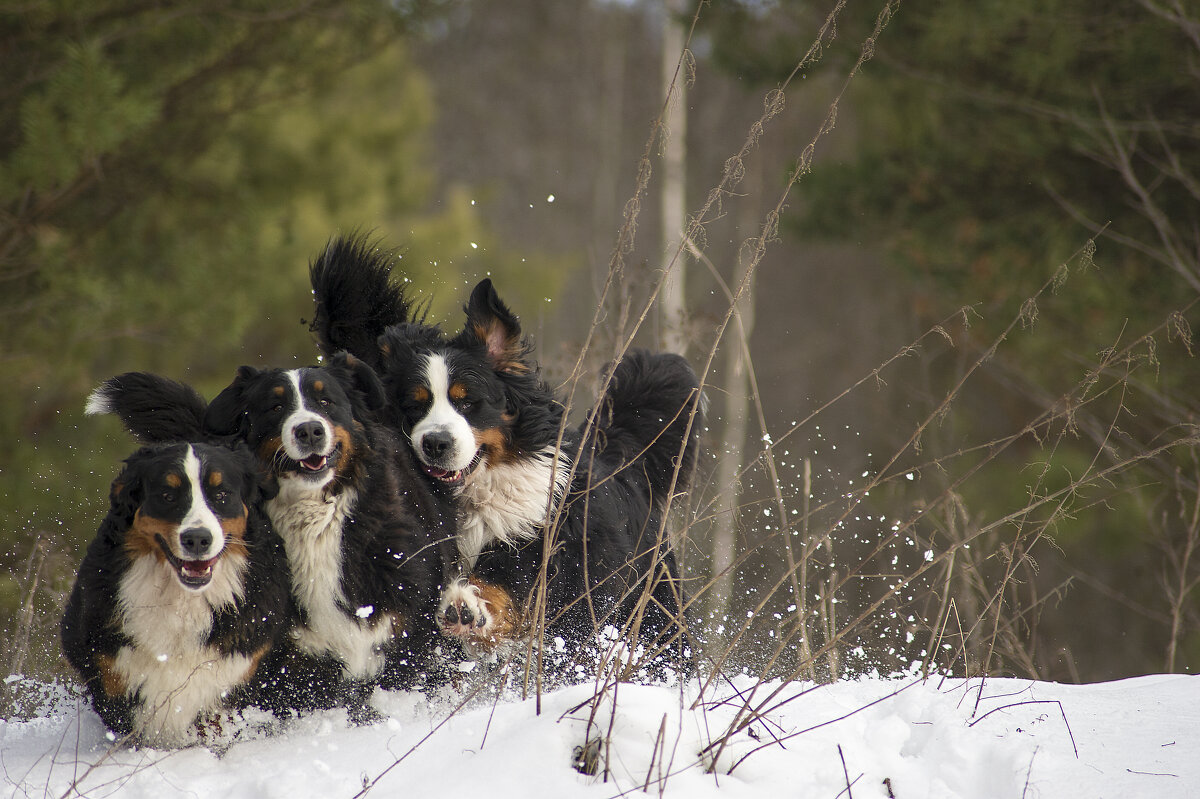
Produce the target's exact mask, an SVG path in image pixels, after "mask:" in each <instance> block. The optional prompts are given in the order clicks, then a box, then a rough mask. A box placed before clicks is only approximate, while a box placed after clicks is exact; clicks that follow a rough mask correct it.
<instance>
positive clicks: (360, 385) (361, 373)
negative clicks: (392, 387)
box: [329, 352, 387, 411]
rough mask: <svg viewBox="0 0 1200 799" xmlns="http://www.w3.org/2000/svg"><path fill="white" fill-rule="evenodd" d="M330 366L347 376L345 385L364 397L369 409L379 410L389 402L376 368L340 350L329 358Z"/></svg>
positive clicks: (341, 374) (331, 368)
mask: <svg viewBox="0 0 1200 799" xmlns="http://www.w3.org/2000/svg"><path fill="white" fill-rule="evenodd" d="M329 368H330V370H331V371H333V372H335V373H336V374H338V375H339V376H341V377H344V378H345V381H344V383H343V385H345V386H346V388H347V389H348V390H349V391H351V392H354V393H355V394H357V396H358V397H359V398H361V399H362V401H363V405H365V406H366V408H367V410H371V411H377V410H379V409H380V408H382V407H383V406H384V405H386V404H387V394H385V393H384V390H383V383H382V382H380V380H379V375H377V374H375V370H374V369H372V368H371V367H370V366H368V365H367V364H366V363H364V362H363V361H360V360H359V359H358V358H355V357H354V356H353V355H351V354H350V353H348V352H338V353H334V355H333V356H332V357H331V358H330V359H329Z"/></svg>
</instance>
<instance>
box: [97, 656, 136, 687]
mask: <svg viewBox="0 0 1200 799" xmlns="http://www.w3.org/2000/svg"><path fill="white" fill-rule="evenodd" d="M96 666H97V667H99V669H100V690H102V691H104V695H105V696H124V695H125V692H126V690H128V689H127V686H126V685H125V678H124V677H122V676H121V673H120V672H118V671H117V659H116V658H114V657H113V656H112V655H96Z"/></svg>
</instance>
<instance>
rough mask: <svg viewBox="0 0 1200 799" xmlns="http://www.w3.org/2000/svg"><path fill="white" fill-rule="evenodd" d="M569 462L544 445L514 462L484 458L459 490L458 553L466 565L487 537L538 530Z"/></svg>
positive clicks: (515, 536)
mask: <svg viewBox="0 0 1200 799" xmlns="http://www.w3.org/2000/svg"><path fill="white" fill-rule="evenodd" d="M569 469H570V463H569V462H568V460H567V459H566V457H564V456H563V455H561V454H559V455H558V456H555V452H554V448H553V447H549V448H547V449H545V450H543V451H542V452H540V453H538V454H537V456H536V457H533V458H529V459H523V460H521V461H519V462H517V463H504V464H499V465H495V466H493V465H491V464H488V465H487V467H486V468H484V469H480V470H478V471H476V473H475V474H473V475H472V476H471V478H470V479H469V480H468V481H467V484H466V485H465V486H463V488H462V490H461V492H460V493H459V501H460V508H461V518H460V520H459V531H458V555H459V559H460V561H461V562H462V565H463V567H464V568H465V569H466V570H467V571H470V570H471V569H472V568H473V567H474V566H475V561H476V559H478V557H479V553H480V551H481V550H482V549H483V548H484V547H485V546H487V545H488V544H490V543H491V542H492V541H499V542H501V543H504V544H518V543H520V542H522V541H528V540H530V539H532V538H534V537H536V536H538V535H541V527H542V526H543V525H544V524H545V523H546V511H547V508H548V507H549V505H550V500H551V496H552V495H553V497H554V499H555V500H557V498H558V497H559V496H561V495H562V492H563V490H564V489H565V488H566V485H567V477H568V476H569V475H568V470H569Z"/></svg>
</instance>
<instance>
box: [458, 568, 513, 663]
mask: <svg viewBox="0 0 1200 799" xmlns="http://www.w3.org/2000/svg"><path fill="white" fill-rule="evenodd" d="M468 582H469V583H470V584H471V585H473V586H475V587H476V588H478V589H479V598H480V599H482V600H483V601H484V602H486V603H487V609H488V613H490V614H491V616H492V629H491V632H490V633H488V635H487V637H486V638H485V637H483V636H482V635H480V634H479V633H478V632H476V631H474V630H473V631H472V633H471V640H472V642H473V643H475V644H477V645H478V646H480V647H482V648H483V649H485V650H491V649H494V648H495V647H497V646H499V645H500V644H503V643H505V642H506V641H511V640H513V639H514V638H516V636H517V631H518V629H520V626H521V613H520V611H519V610H518V608H517V605H516V602H515V601H514V600H513V597H512V594H510V593H508V592H507V591H505V590H504V589H503V588H501V587H500V586H498V585H492V584H491V583H485V582H484V581H483V580H480V579H479V578H478V577H471V578H469V580H468Z"/></svg>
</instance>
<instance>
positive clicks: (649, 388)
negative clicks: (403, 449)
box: [310, 236, 702, 660]
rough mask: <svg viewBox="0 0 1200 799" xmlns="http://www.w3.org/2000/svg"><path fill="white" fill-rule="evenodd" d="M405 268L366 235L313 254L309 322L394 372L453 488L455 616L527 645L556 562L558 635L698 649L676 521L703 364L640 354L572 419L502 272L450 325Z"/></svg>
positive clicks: (450, 617)
mask: <svg viewBox="0 0 1200 799" xmlns="http://www.w3.org/2000/svg"><path fill="white" fill-rule="evenodd" d="M391 263H392V259H391V256H390V255H389V254H388V253H387V252H386V251H384V250H381V249H379V248H377V247H372V245H371V244H370V243H369V242H367V241H366V240H365V239H364V238H362V237H361V236H351V237H347V238H338V239H334V240H332V241H331V242H330V243H329V244H328V245H327V247H326V249H325V250H324V252H323V253H321V254H320V255H319V256H318V258H317V259H315V260H314V261H313V262H312V263H311V264H310V277H311V282H312V288H313V292H314V297H315V301H316V314H315V318H314V320H313V322H312V325H311V328H312V330H313V331H314V332H315V333H316V335H317V339H318V343H319V346H320V347H321V348H322V349H323V350H324V351H325V352H334V351H338V350H343V349H344V350H347V351H349V352H350V353H352V354H353V355H355V356H357V357H359V358H361V359H363V360H365V361H366V362H367V363H369V364H371V365H372V366H373V367H374V368H375V369H376V370H377V371H378V372H379V373H380V375H381V377H382V379H383V382H384V386H385V389H386V392H387V399H388V404H387V412H388V416H387V418H388V419H389V420H390V423H391V425H392V426H393V427H394V428H396V429H397V430H398V431H399V432H400V434H401V437H402V439H403V441H405V442H406V443H407V444H408V445H409V446H410V448H411V450H412V453H413V456H414V458H415V459H416V462H417V465H418V466H419V467H420V469H421V471H422V473H423V474H424V476H425V479H426V480H427V481H428V482H429V484H430V485H432V486H433V487H434V488H435V489H436V490H438V491H440V492H442V493H444V494H447V495H449V496H451V497H453V498H454V501H455V503H456V507H457V512H458V525H459V529H458V538H457V564H456V566H457V572H456V579H453V580H450V581H448V586H447V588H446V590H445V591H444V592H443V594H442V596H441V598H440V599H439V602H438V610H437V619H438V623H439V627H440V628H441V629H442V631H443V632H444V633H446V634H447V635H449V636H451V637H453V638H456V639H458V640H461V641H462V642H463V643H464V644H465V645H466V647H467V649H468V652H470V653H473V654H476V655H479V654H492V655H495V654H497V653H499V652H502V651H505V650H506V649H511V645H512V644H513V643H514V642H516V641H517V640H519V639H521V638H522V636H523V635H524V634H525V633H527V632H528V628H529V626H530V621H531V619H530V618H529V617H528V614H527V612H526V610H527V608H528V607H529V606H530V604H531V597H532V596H533V594H534V592H535V589H536V587H537V585H538V583H539V580H540V578H539V575H540V574H542V573H543V571H544V573H545V575H546V577H547V579H546V589H545V593H544V601H545V611H546V615H545V620H546V623H545V626H544V630H545V633H546V635H547V636H555V637H561V638H563V639H565V640H569V641H571V642H573V643H575V644H586V643H587V642H588V641H590V640H594V639H595V635H596V633H597V631H599V630H601V629H603V628H604V627H606V626H608V627H615V628H618V629H620V630H621V631H622V632H623V633H624V634H626V635H630V634H631V635H632V637H633V638H635V639H636V640H637V641H638V642H639V643H641V644H642V645H644V646H645V648H646V651H647V652H650V653H663V652H664V651H667V650H671V651H672V652H673V653H674V655H680V654H682V652H683V650H684V648H685V633H686V627H687V623H686V614H685V613H684V606H685V600H684V593H683V590H682V584H681V579H680V574H679V568H678V564H677V562H676V560H675V556H674V553H673V551H672V549H671V547H670V545H669V542H668V541H667V540H666V537H665V536H664V535H663V529H664V526H665V518H664V517H665V515H666V514H667V512H668V509H669V506H670V504H671V500H672V499H673V496H674V495H676V494H678V493H682V492H684V491H686V488H687V485H688V480H689V478H690V477H691V476H692V473H693V471H694V470H695V468H696V463H697V458H698V454H697V453H698V447H699V443H698V431H699V430H700V429H701V428H702V411H701V391H700V385H699V381H698V379H697V377H696V375H695V373H694V372H693V371H692V369H691V367H690V366H689V365H688V364H687V362H686V361H685V360H684V359H683V358H681V357H678V356H675V355H669V354H650V353H647V352H641V351H635V352H630V353H629V354H627V355H626V356H625V358H623V359H622V360H621V361H620V362H619V363H617V364H616V365H615V366H614V367H612V369H611V372H610V379H609V380H608V388H607V391H606V393H605V394H604V396H603V399H602V401H601V402H600V403H599V404H598V408H599V412H598V413H597V414H595V416H594V418H592V419H590V420H588V421H585V422H584V423H583V424H582V425H580V427H579V428H578V429H575V430H567V429H565V426H564V424H563V417H564V413H565V409H564V407H563V405H562V404H561V403H560V402H559V401H558V399H557V398H556V397H555V396H554V393H553V391H552V390H551V389H550V387H549V386H548V385H547V383H546V382H545V380H544V379H543V378H542V377H541V375H540V373H539V369H538V365H537V363H536V362H535V361H534V360H533V358H532V354H531V347H530V346H529V343H528V342H527V341H526V340H525V339H524V338H523V336H522V333H521V327H520V323H519V320H518V318H517V317H516V316H515V315H514V314H513V313H512V312H511V311H510V310H509V309H508V307H507V306H506V305H505V304H504V303H503V302H502V301H501V300H500V298H499V296H498V295H497V293H496V291H495V288H494V287H493V285H492V283H491V281H490V280H483V281H482V282H480V283H479V284H478V285H477V286H476V287H475V289H474V290H473V291H472V293H471V296H470V299H469V301H468V303H467V305H466V307H465V312H466V323H465V325H464V327H463V329H462V330H461V332H459V333H457V334H456V335H453V336H447V335H444V334H443V333H442V332H441V330H440V329H438V328H436V327H434V326H431V325H429V324H427V323H426V322H425V319H424V315H423V313H421V312H418V311H414V310H413V306H412V304H411V303H410V302H409V300H408V298H407V297H406V296H405V292H404V290H403V288H402V286H400V285H399V284H397V283H395V282H394V281H393V280H392V278H391ZM560 431H561V432H560ZM547 544H549V547H548V548H547ZM679 659H680V660H682V658H679Z"/></svg>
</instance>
